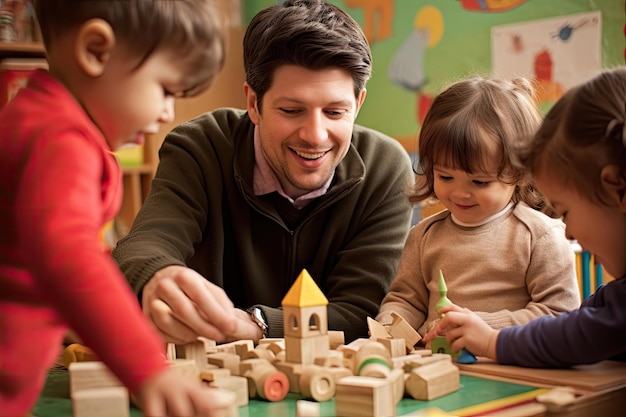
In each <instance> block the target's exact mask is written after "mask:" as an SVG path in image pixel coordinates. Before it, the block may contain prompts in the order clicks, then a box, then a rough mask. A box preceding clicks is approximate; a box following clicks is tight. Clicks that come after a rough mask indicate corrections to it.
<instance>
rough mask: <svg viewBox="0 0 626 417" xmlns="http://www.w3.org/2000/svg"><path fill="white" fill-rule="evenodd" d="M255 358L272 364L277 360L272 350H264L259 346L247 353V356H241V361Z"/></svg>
mask: <svg viewBox="0 0 626 417" xmlns="http://www.w3.org/2000/svg"><path fill="white" fill-rule="evenodd" d="M264 346H266V347H267V346H269V345H264ZM253 358H263V359H267V360H268V361H270V362H272V361H274V359H275V358H276V355H275V354H274V352H272V351H271V350H270V349H267V348H263V347H261V348H259V346H257V347H256V349H252V350H249V351H248V352H246V353H245V354H243V355H242V356H241V360H245V359H253Z"/></svg>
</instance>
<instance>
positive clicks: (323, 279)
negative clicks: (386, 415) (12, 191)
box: [113, 0, 412, 343]
mask: <svg viewBox="0 0 626 417" xmlns="http://www.w3.org/2000/svg"><path fill="white" fill-rule="evenodd" d="M371 63H372V58H371V52H370V49H369V46H368V44H367V41H366V39H365V37H364V35H363V32H362V31H361V29H360V28H359V26H358V24H357V23H356V22H355V21H354V20H353V19H352V18H351V17H350V16H349V15H348V14H346V13H345V12H343V11H342V10H341V9H339V8H337V7H336V6H333V5H331V4H328V3H326V2H324V1H322V0H288V1H286V2H284V3H283V4H281V5H273V6H270V7H268V8H266V9H264V10H262V11H261V12H260V13H259V14H257V15H256V16H255V17H254V18H253V19H252V21H251V22H250V25H249V26H248V28H247V31H246V34H245V37H244V66H245V71H246V82H245V83H244V93H245V96H246V102H247V111H243V110H235V109H218V110H216V111H213V112H211V113H207V114H204V115H201V116H199V117H198V118H196V119H194V120H191V121H190V122H187V123H184V124H182V125H181V126H179V127H177V128H175V129H174V130H173V131H172V132H171V133H170V134H169V135H168V136H167V138H166V139H165V141H164V144H163V147H162V148H161V151H160V163H159V167H158V170H157V173H156V177H155V179H154V181H153V183H152V189H151V191H150V194H149V195H148V197H147V199H146V202H145V204H144V206H143V207H142V209H141V211H140V212H139V214H138V216H137V218H136V220H135V222H134V224H133V227H132V229H131V231H130V233H129V234H128V236H126V237H125V238H124V239H122V240H121V241H120V242H119V244H118V246H117V248H116V249H115V250H114V252H113V256H114V258H115V259H116V260H117V261H118V263H119V264H120V267H121V268H122V270H123V272H124V273H125V275H126V277H127V278H128V280H129V282H130V284H131V285H132V287H133V288H134V290H135V291H136V292H137V294H138V295H139V297H140V300H141V303H142V306H143V310H144V312H145V314H146V315H148V316H149V317H150V318H151V319H152V321H153V322H154V324H155V325H156V327H157V328H158V329H159V331H160V332H161V333H162V335H163V336H164V337H165V339H166V340H168V341H170V342H173V343H186V342H189V341H192V340H195V338H196V337H197V336H204V337H208V338H211V339H214V340H217V341H218V342H221V341H229V340H237V339H252V340H254V341H255V342H258V340H259V339H260V338H261V337H263V336H264V335H265V336H268V337H282V336H283V315H282V310H281V309H280V305H281V301H282V298H283V297H284V295H285V294H286V292H287V291H288V290H289V288H290V287H291V285H292V283H293V282H294V280H295V279H296V278H297V276H298V275H299V274H300V272H301V271H302V269H307V270H308V272H309V273H310V274H311V276H312V277H313V278H314V279H315V280H316V282H317V284H318V286H319V287H320V288H321V290H322V291H323V292H324V294H325V295H326V297H327V298H328V301H329V305H328V320H329V329H330V330H341V331H344V333H345V338H346V342H348V341H351V340H353V339H355V338H357V337H366V336H367V320H366V318H367V316H370V317H375V316H376V314H377V312H378V306H379V304H380V302H381V300H382V298H383V296H384V295H385V293H386V291H387V288H388V286H389V283H390V282H391V280H392V279H393V277H394V275H395V271H396V267H397V263H398V259H399V256H400V253H401V251H402V247H403V244H404V240H405V238H406V236H407V233H408V229H409V222H410V214H411V207H410V204H409V203H408V200H407V197H406V195H405V191H406V189H407V186H408V185H409V184H410V182H411V181H412V171H411V162H410V159H409V157H408V154H407V153H406V152H405V151H404V149H403V148H402V147H401V146H400V145H399V144H398V143H397V142H396V141H394V140H393V139H391V138H389V137H387V136H385V135H383V134H381V133H378V132H375V131H373V130H370V129H366V128H364V127H360V126H358V125H355V124H354V122H355V119H356V117H357V114H358V112H359V109H360V108H361V106H362V104H363V101H364V100H365V95H366V90H365V84H366V82H367V80H368V79H369V77H370V74H371ZM231 303H232V304H231ZM233 304H234V305H235V306H236V307H238V308H239V309H238V310H235V311H236V312H237V317H236V320H235V321H233V320H232V317H228V316H227V313H226V312H225V310H226V309H225V308H224V307H226V306H228V307H230V306H232V305H233ZM233 323H235V324H233Z"/></svg>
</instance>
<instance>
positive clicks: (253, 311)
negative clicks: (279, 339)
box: [246, 307, 269, 337]
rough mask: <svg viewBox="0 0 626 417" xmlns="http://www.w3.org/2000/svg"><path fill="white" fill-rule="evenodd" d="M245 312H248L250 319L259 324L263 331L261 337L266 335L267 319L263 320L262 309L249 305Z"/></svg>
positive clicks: (267, 328)
mask: <svg viewBox="0 0 626 417" xmlns="http://www.w3.org/2000/svg"><path fill="white" fill-rule="evenodd" d="M246 313H248V314H250V317H251V318H252V321H253V322H254V323H255V324H256V325H257V326H259V329H261V331H262V332H263V337H267V333H268V331H269V327H268V326H267V321H266V320H265V316H264V315H263V310H261V309H260V308H259V307H250V308H249V309H247V310H246Z"/></svg>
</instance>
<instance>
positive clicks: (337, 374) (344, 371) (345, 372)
mask: <svg viewBox="0 0 626 417" xmlns="http://www.w3.org/2000/svg"><path fill="white" fill-rule="evenodd" d="M327 369H328V372H329V373H330V374H331V375H332V376H333V379H334V380H335V385H336V383H337V381H338V380H339V379H340V378H343V377H344V376H354V373H353V372H352V371H351V370H350V369H348V368H334V367H333V368H327Z"/></svg>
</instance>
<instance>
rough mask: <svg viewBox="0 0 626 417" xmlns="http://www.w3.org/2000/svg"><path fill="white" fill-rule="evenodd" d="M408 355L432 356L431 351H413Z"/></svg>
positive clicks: (424, 349)
mask: <svg viewBox="0 0 626 417" xmlns="http://www.w3.org/2000/svg"><path fill="white" fill-rule="evenodd" d="M409 354H410V355H420V356H421V357H425V356H430V355H432V354H433V351H432V350H430V349H426V348H423V349H413V350H412V351H411V352H410V353H409Z"/></svg>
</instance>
